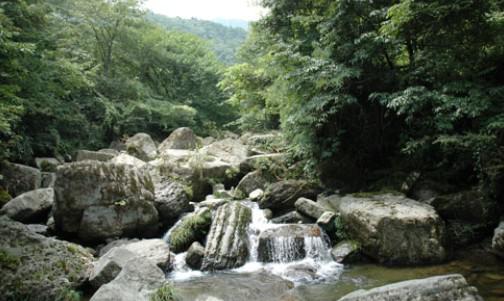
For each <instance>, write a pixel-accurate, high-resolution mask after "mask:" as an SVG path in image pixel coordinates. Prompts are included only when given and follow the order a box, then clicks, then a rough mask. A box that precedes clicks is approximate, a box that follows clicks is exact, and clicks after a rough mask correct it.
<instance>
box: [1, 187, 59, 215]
mask: <svg viewBox="0 0 504 301" xmlns="http://www.w3.org/2000/svg"><path fill="white" fill-rule="evenodd" d="M53 203H54V190H53V189H52V188H42V189H37V190H33V191H29V192H25V193H23V194H21V195H19V196H17V197H16V198H14V199H12V200H10V201H9V202H8V203H7V204H5V205H4V206H3V207H2V209H1V210H0V214H5V215H7V216H8V217H10V218H11V219H13V220H16V221H18V222H22V223H36V222H44V223H45V222H46V220H47V215H48V214H49V211H50V210H51V208H52V205H53Z"/></svg>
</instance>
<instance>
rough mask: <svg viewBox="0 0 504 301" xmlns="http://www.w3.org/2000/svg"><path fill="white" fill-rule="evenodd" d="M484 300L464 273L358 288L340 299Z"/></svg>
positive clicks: (367, 300)
mask: <svg viewBox="0 0 504 301" xmlns="http://www.w3.org/2000/svg"><path fill="white" fill-rule="evenodd" d="M387 300H404V301H410V300H411V301H413V300H423V301H430V300H432V301H483V298H481V296H479V294H478V290H477V289H476V288H474V287H472V286H469V285H468V284H467V281H466V280H465V278H464V277H463V276H462V275H457V274H454V275H446V276H437V277H431V278H426V279H419V280H409V281H403V282H399V283H395V284H390V285H386V286H382V287H378V288H374V289H370V290H368V291H365V290H358V291H356V292H353V293H350V294H348V295H347V296H345V297H343V298H341V299H339V301H387Z"/></svg>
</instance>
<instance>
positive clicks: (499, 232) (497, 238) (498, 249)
mask: <svg viewBox="0 0 504 301" xmlns="http://www.w3.org/2000/svg"><path fill="white" fill-rule="evenodd" d="M492 250H493V251H494V252H495V253H496V254H497V255H499V256H501V257H502V258H504V222H501V223H500V224H499V226H498V227H497V228H495V231H494V235H493V238H492Z"/></svg>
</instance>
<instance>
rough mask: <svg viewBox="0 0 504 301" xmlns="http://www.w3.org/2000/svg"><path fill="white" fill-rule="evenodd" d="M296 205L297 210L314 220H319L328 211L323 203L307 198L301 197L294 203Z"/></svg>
mask: <svg viewBox="0 0 504 301" xmlns="http://www.w3.org/2000/svg"><path fill="white" fill-rule="evenodd" d="M294 206H295V207H296V210H297V211H299V212H301V213H302V214H304V215H306V216H309V217H311V218H313V219H314V220H318V219H319V218H320V217H321V216H322V214H324V212H325V211H326V209H325V208H324V207H323V206H322V205H320V204H319V203H317V202H314V201H312V200H310V199H307V198H299V199H298V200H297V201H296V203H294Z"/></svg>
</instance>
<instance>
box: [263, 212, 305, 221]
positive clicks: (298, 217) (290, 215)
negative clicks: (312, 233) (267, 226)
mask: <svg viewBox="0 0 504 301" xmlns="http://www.w3.org/2000/svg"><path fill="white" fill-rule="evenodd" d="M271 222H272V223H273V224H309V223H311V222H312V220H311V219H310V218H309V217H306V216H304V215H302V214H301V213H299V212H297V211H290V212H287V213H285V214H283V215H280V216H278V217H275V218H272V219H271Z"/></svg>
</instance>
